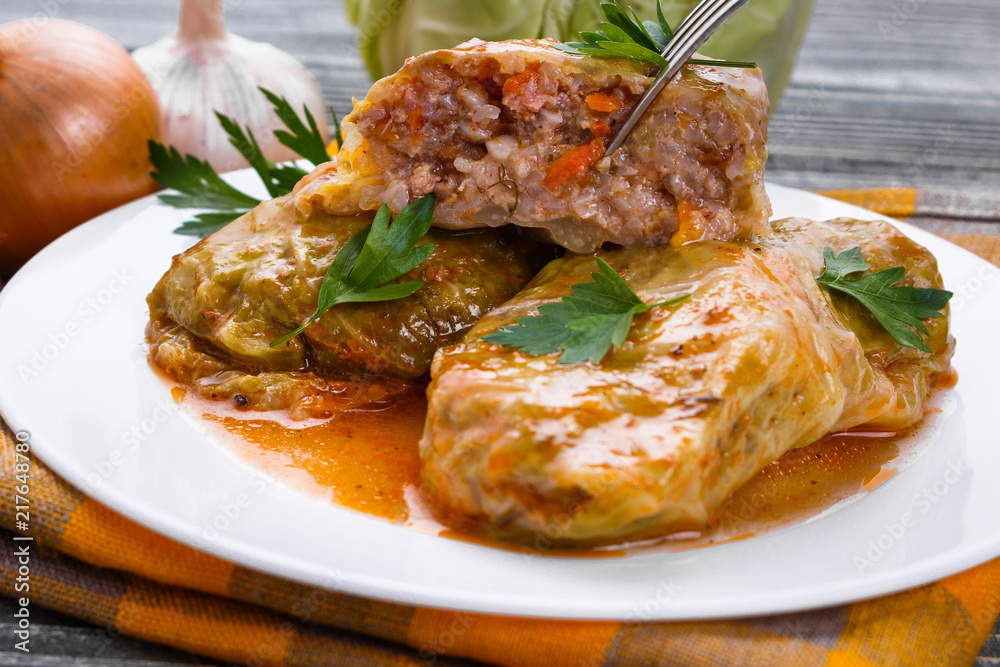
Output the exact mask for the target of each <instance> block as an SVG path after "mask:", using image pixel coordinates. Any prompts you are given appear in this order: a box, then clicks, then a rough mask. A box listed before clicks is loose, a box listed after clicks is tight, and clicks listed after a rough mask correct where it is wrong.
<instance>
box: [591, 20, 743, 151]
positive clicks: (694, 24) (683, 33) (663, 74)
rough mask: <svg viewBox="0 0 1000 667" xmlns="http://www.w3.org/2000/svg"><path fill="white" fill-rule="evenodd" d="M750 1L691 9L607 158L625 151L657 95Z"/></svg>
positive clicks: (611, 146)
mask: <svg viewBox="0 0 1000 667" xmlns="http://www.w3.org/2000/svg"><path fill="white" fill-rule="evenodd" d="M748 2H750V0H702V1H701V2H699V3H698V4H697V5H696V6H695V8H694V9H692V10H691V13H690V14H688V15H687V16H686V17H685V18H684V20H683V21H682V22H681V24H680V25H679V26H678V27H677V30H676V32H674V36H673V38H672V39H671V40H670V43H669V44H667V48H665V49H663V53H661V54H660V55H662V56H663V57H664V59H666V61H667V65H666V67H664V68H663V69H662V70H661V71H660V73H659V74H657V75H656V80H655V81H653V85H652V86H650V87H649V90H647V91H646V92H645V94H643V96H642V97H641V98H640V99H639V103H638V104H636V105H635V108H634V109H632V113H630V114H629V116H628V118H626V119H625V124H624V125H622V128H621V129H620V130H618V134H617V135H615V138H614V141H612V142H611V145H610V146H608V150H607V151H605V153H604V156H605V157H608V156H610V155H612V154H613V153H614V152H615V151H616V150H618V149H619V148H621V145H622V144H623V143H625V139H626V138H628V135H629V133H630V132H631V131H632V129H633V128H634V127H635V126H636V124H637V123H638V122H639V119H640V118H642V114H644V113H646V109H648V108H649V105H650V104H652V103H653V100H654V99H656V96H657V95H659V94H660V92H661V91H662V90H663V89H664V88H665V87H666V85H667V84H668V83H670V80H671V79H673V78H674V76H676V75H677V72H679V71H680V69H681V67H683V65H684V63H686V62H687V61H688V60H689V59H690V58H691V56H693V55H694V52H695V51H697V50H698V47H699V46H701V45H702V44H704V43H705V40H706V39H708V38H709V37H711V36H712V33H714V32H715V31H716V30H718V29H719V27H720V26H721V25H722V24H723V23H725V22H726V21H728V20H729V18H730V17H731V16H732V15H733V14H735V13H736V12H737V11H738V10H739V9H740V8H741V7H743V5H745V4H747V3H748Z"/></svg>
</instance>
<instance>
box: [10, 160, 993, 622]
mask: <svg viewBox="0 0 1000 667" xmlns="http://www.w3.org/2000/svg"><path fill="white" fill-rule="evenodd" d="M247 172H251V173H252V170H241V171H240V172H231V173H229V174H226V177H227V180H228V179H230V178H234V179H236V180H239V179H240V175H241V174H242V175H248V174H247ZM767 186H768V189H769V191H771V192H772V193H777V192H783V191H785V192H786V193H794V194H795V195H796V196H802V195H805V196H807V197H809V198H812V197H815V198H818V199H821V200H826V201H830V202H834V203H836V204H837V207H838V208H841V209H844V210H845V213H844V215H856V216H858V217H864V218H866V219H882V220H888V221H890V222H892V224H894V225H896V226H897V228H899V229H900V230H901V231H902V232H903V233H904V234H906V235H907V236H910V237H911V238H913V237H917V238H915V239H914V240H916V241H917V242H920V243H923V241H922V240H921V237H924V238H933V239H934V242H935V243H942V244H947V246H950V247H951V249H953V250H959V251H961V252H962V253H964V254H965V255H967V256H968V257H969V258H973V259H974V260H975V261H976V262H981V263H984V264H986V265H987V266H992V265H989V264H988V263H986V262H985V261H984V260H982V259H981V258H979V257H978V256H976V255H974V254H973V253H971V252H969V251H967V250H965V249H964V248H961V247H959V246H956V245H955V244H953V243H951V242H949V241H947V240H946V239H943V238H940V237H937V236H934V235H932V234H931V233H929V232H925V231H923V230H920V229H919V228H916V227H913V226H912V225H908V224H906V223H900V221H898V220H894V219H892V218H888V217H887V216H882V215H879V214H877V213H874V212H872V211H868V210H867V209H863V208H860V207H857V206H853V205H851V204H845V203H843V202H840V201H838V200H834V199H830V198H827V197H823V196H822V195H817V194H815V193H812V192H808V191H805V190H799V189H796V188H790V187H787V186H780V185H776V184H772V183H767ZM150 205H154V206H155V205H157V204H156V195H150V196H147V197H144V198H142V199H139V200H136V201H134V202H130V203H128V204H126V205H124V206H121V207H119V208H116V209H113V210H111V211H109V212H106V213H104V214H102V215H100V216H98V217H96V218H94V219H93V220H91V221H89V222H87V223H84V224H83V225H80V226H79V227H76V228H74V229H73V230H70V231H69V232H68V233H67V234H64V235H63V236H62V237H60V238H59V239H57V240H56V241H54V242H53V243H52V244H50V245H49V246H47V247H46V248H45V249H44V250H42V251H41V252H40V253H39V254H38V255H36V256H35V257H34V258H32V260H30V261H29V262H28V263H27V264H26V265H25V266H24V267H23V268H22V269H21V270H20V271H18V272H17V274H15V276H14V277H13V278H12V279H11V280H10V281H9V282H8V283H7V284H6V285H5V286H4V288H3V290H2V291H0V312H3V306H4V303H5V302H6V301H7V299H8V298H9V296H10V295H11V294H12V293H14V291H16V290H18V289H21V288H20V287H19V286H20V284H21V283H22V282H25V281H27V280H29V278H28V277H26V276H30V275H31V274H32V273H33V271H34V270H35V269H36V267H38V266H42V265H44V263H45V262H46V261H47V257H48V256H49V255H50V254H52V253H53V252H54V251H53V250H52V248H53V247H57V246H59V245H60V244H68V243H72V242H73V241H74V240H75V239H76V238H77V236H78V235H84V234H87V233H91V232H92V230H93V228H94V227H95V226H97V225H100V224H106V225H108V226H109V227H111V228H117V226H118V225H124V224H126V223H127V222H129V221H130V220H132V219H134V218H135V217H136V216H138V215H140V214H141V213H142V212H143V211H145V210H146V209H147V208H148V207H149V206H150ZM132 209H134V215H130V214H131V213H132ZM119 219H120V220H119ZM116 220H118V222H117V224H113V223H115V221H116ZM8 392H9V389H8V387H7V386H5V384H0V413H2V414H3V418H4V420H5V421H6V422H7V424H8V426H9V427H10V428H11V430H12V431H13V432H17V430H18V429H19V428H21V427H24V428H25V430H29V431H30V430H31V429H30V426H27V425H22V424H19V415H18V409H17V407H16V403H17V402H16V401H15V400H12V399H11V397H10V396H9V394H8ZM12 404H14V410H13V412H11V409H10V408H11V407H12ZM31 446H32V452H33V453H35V454H36V456H37V457H38V459H39V460H41V461H42V462H43V463H44V464H45V465H46V466H47V467H49V468H50V469H51V470H52V471H53V472H55V473H56V474H57V475H58V476H59V477H61V478H62V479H63V480H64V481H66V482H68V483H70V484H71V485H72V486H74V487H75V488H76V489H78V490H79V491H80V492H81V493H82V494H84V495H85V496H87V497H90V498H93V499H95V500H96V501H97V502H99V503H101V504H103V505H105V506H107V507H109V508H110V509H112V510H113V511H115V512H117V513H119V514H121V515H123V516H125V517H127V518H129V519H130V520H132V521H135V522H136V523H138V524H140V525H142V526H144V527H146V528H148V529H150V530H153V531H154V532H157V533H159V534H161V535H165V536H167V537H169V538H171V539H173V540H175V541H178V542H180V543H182V544H185V545H188V546H191V547H192V548H196V549H199V550H202V551H205V552H207V553H210V554H213V555H216V556H218V557H220V558H223V559H225V560H228V561H230V562H233V563H236V564H237V565H241V566H243V567H248V568H250V569H254V570H257V571H260V572H262V573H264V574H267V575H271V576H275V577H279V578H284V579H288V580H291V581H297V582H299V583H303V584H307V585H311V586H319V587H321V588H325V589H328V590H337V591H339V592H343V593H347V594H352V595H359V596H363V597H369V598H374V599H380V600H385V601H389V602H395V603H400V604H408V605H416V606H422V607H432V608H438V609H448V610H464V611H473V612H479V613H491V614H504V615H509V616H519V617H531V618H567V619H570V618H571V619H575V620H627V617H623V614H622V613H620V612H612V613H609V612H607V611H602V610H601V609H597V608H589V607H586V606H583V607H579V613H572V614H566V613H563V612H565V602H559V603H557V604H553V603H551V602H549V603H548V604H545V603H539V600H538V599H533V598H532V599H531V604H530V609H527V608H526V607H525V605H524V603H523V602H519V601H520V600H522V598H524V596H523V595H510V596H507V597H505V598H504V599H503V600H502V601H501V602H499V603H498V602H497V600H496V598H493V601H492V602H483V601H482V600H479V599H475V598H474V597H473V596H474V594H472V593H468V592H467V591H464V590H457V589H452V590H450V591H449V592H448V593H447V594H442V592H441V591H440V590H439V589H435V588H430V587H427V586H423V585H419V584H409V582H407V584H408V585H402V586H401V585H399V584H398V582H397V583H395V584H393V585H391V586H389V587H388V588H387V586H386V584H385V580H384V579H378V578H371V577H368V576H365V575H357V574H350V573H347V574H341V573H339V572H338V578H337V580H336V582H335V583H337V584H338V585H337V586H334V587H331V586H330V585H324V584H323V583H320V582H319V581H318V580H317V577H318V576H319V575H320V574H322V575H323V579H324V581H325V582H329V570H325V569H323V570H321V569H320V568H318V566H317V565H316V564H315V563H310V562H306V561H301V560H297V559H289V557H288V555H287V554H283V555H281V556H280V557H277V558H276V555H275V554H274V553H273V552H267V551H263V550H262V549H260V548H259V547H257V546H255V545H247V544H246V543H242V542H238V541H237V540H236V539H235V538H232V537H230V536H227V535H222V536H221V537H220V539H218V540H216V541H214V542H212V543H210V544H207V545H206V544H205V543H204V542H202V541H201V540H199V539H198V537H197V533H198V528H197V527H195V526H193V525H189V524H188V523H186V522H184V521H183V520H181V519H179V518H177V517H173V516H170V515H167V514H165V513H163V512H162V511H161V510H160V509H159V508H153V509H151V508H148V507H146V506H144V505H141V504H137V503H133V502H130V499H129V498H128V497H127V496H126V495H124V494H123V493H122V492H121V491H120V490H119V489H118V488H116V487H115V486H113V485H101V486H100V487H99V489H97V490H94V489H91V490H87V491H84V490H83V489H85V488H86V486H85V475H84V474H83V473H82V472H81V471H78V470H76V469H75V467H74V466H73V465H72V463H71V462H69V461H67V460H65V459H63V458H61V457H60V456H59V455H58V447H52V448H51V450H50V448H49V447H48V443H44V442H42V443H39V442H37V441H36V440H35V439H34V438H33V439H32V444H31ZM890 481H891V480H890ZM276 483H277V482H276ZM313 501H314V502H320V503H326V501H322V500H318V499H313ZM376 520H377V519H376ZM399 528H400V529H402V530H407V529H406V528H405V527H402V526H400V527H399ZM780 532H783V531H777V533H780ZM775 534H776V533H769V534H767V535H763V536H761V537H762V538H766V537H768V535H775ZM421 537H424V538H427V539H432V540H440V539H442V538H438V537H435V536H431V535H422V536H421ZM725 546H726V545H719V546H717V547H714V548H716V549H721V548H724V547H725ZM482 548H488V547H482ZM997 555H1000V551H998V550H997V546H996V545H991V544H986V543H983V544H982V545H980V546H979V548H977V549H972V550H969V549H966V550H965V551H963V553H962V555H961V556H958V557H956V556H949V552H943V553H941V554H939V555H937V556H935V557H933V558H930V559H925V560H923V561H919V562H916V563H911V564H909V565H907V566H905V567H903V568H901V569H898V570H895V571H894V573H893V574H892V575H891V576H883V577H882V579H883V580H884V581H883V583H882V585H880V586H871V585H865V580H864V579H858V580H855V581H851V582H848V583H846V584H845V583H843V582H841V583H830V584H827V585H826V586H825V587H823V588H821V589H820V590H819V592H818V594H817V595H815V596H813V597H812V598H811V599H809V600H805V599H802V600H800V601H799V602H797V603H795V602H790V601H789V600H787V599H785V598H784V597H783V596H782V593H781V592H775V593H774V594H772V595H771V596H764V597H758V598H757V600H756V602H755V603H754V604H753V605H750V606H748V605H746V604H739V603H738V602H736V601H733V602H730V603H729V604H728V610H717V611H714V612H709V611H707V610H705V611H704V612H701V613H697V609H695V612H696V613H689V614H683V615H673V614H670V613H667V614H666V615H663V616H656V617H655V618H650V619H648V620H698V619H724V618H738V617H746V616H751V615H761V614H774V613H792V612H797V611H803V610H807V609H816V608H821V607H827V606H831V605H836V604H845V603H849V602H853V601H858V600H863V599H870V598H874V597H879V596H882V595H885V594H889V593H894V592H899V591H902V590H906V589H909V588H912V587H914V586H919V585H922V584H926V583H928V582H929V581H933V580H937V579H940V578H942V577H946V576H949V575H952V574H955V573H958V572H961V571H964V570H967V569H969V568H970V567H974V566H975V565H978V564H980V563H983V562H985V561H987V560H989V559H991V558H994V557H996V556H997ZM543 558H544V559H546V560H549V561H558V560H561V558H560V557H558V556H543ZM278 560H280V561H282V562H281V563H278V562H277V561H278ZM571 560H579V559H571ZM508 598H509V599H508ZM781 600H784V602H782V601H781ZM456 603H459V605H460V606H457V605H456ZM715 604H716V605H717V604H719V603H718V602H717V601H716V602H715ZM751 607H752V608H751ZM644 620H647V619H644Z"/></svg>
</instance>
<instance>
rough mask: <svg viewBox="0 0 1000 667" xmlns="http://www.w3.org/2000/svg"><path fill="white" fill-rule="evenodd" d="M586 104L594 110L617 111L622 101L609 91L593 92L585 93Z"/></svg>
mask: <svg viewBox="0 0 1000 667" xmlns="http://www.w3.org/2000/svg"><path fill="white" fill-rule="evenodd" d="M587 106H588V107H590V108H591V109H593V110H594V111H618V110H619V109H621V108H622V101H621V100H620V99H618V98H617V97H615V96H614V95H612V94H611V93H594V94H592V95H587Z"/></svg>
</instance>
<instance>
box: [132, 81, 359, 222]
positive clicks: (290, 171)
mask: <svg viewBox="0 0 1000 667" xmlns="http://www.w3.org/2000/svg"><path fill="white" fill-rule="evenodd" d="M260 91H261V93H263V94H264V96H265V97H267V99H268V101H269V102H270V103H271V106H273V107H274V111H275V113H276V114H277V115H278V118H280V119H281V122H282V123H284V125H285V127H286V128H288V131H285V130H276V131H275V133H274V135H275V137H277V139H278V141H279V142H280V143H281V144H282V145H284V146H287V147H288V148H290V149H292V150H293V151H295V152H296V153H297V154H299V155H301V156H302V157H304V158H305V159H307V160H309V161H310V162H312V163H313V164H314V165H320V164H322V163H323V162H326V161H328V160H329V159H330V158H329V156H327V153H326V144H325V143H324V142H323V135H322V134H321V133H320V131H319V128H318V127H317V125H316V119H315V118H313V115H312V114H311V113H310V112H309V109H308V108H305V107H303V110H304V111H305V116H306V120H305V122H303V121H302V119H301V118H299V116H298V114H296V113H295V110H294V109H293V108H292V105H291V104H290V103H289V102H288V100H286V99H285V98H283V97H280V96H278V95H275V94H274V93H272V92H271V91H269V90H267V89H265V88H261V89H260ZM331 111H332V110H331ZM215 115H216V117H217V118H218V119H219V123H220V124H221V125H222V128H223V130H225V132H226V134H228V135H229V142H230V143H231V144H232V145H233V147H235V148H236V150H238V151H239V152H240V155H242V156H243V157H244V158H245V159H246V161H247V162H249V163H250V166H252V167H253V168H254V170H255V171H256V172H257V174H258V175H259V176H260V178H261V180H262V181H263V182H264V185H265V187H266V188H267V191H268V194H270V196H272V197H280V196H281V195H285V194H288V193H289V192H291V191H292V188H294V187H295V184H296V183H298V182H299V180H301V178H302V177H303V176H305V175H306V173H307V172H306V171H304V170H302V169H299V168H298V167H296V166H295V165H291V164H282V165H276V164H275V163H273V162H271V161H270V160H268V159H267V158H266V157H264V155H263V153H262V152H261V150H260V145H259V144H258V143H257V138H256V137H255V136H254V135H253V132H251V131H250V130H249V128H247V129H245V130H244V128H241V127H240V125H239V123H237V122H236V121H234V120H233V119H232V118H230V117H229V116H225V115H223V114H221V113H219V112H216V113H215ZM333 124H334V127H336V128H337V129H336V139H337V146H338V147H340V146H341V145H342V144H343V138H342V136H341V134H340V127H339V124H338V122H337V115H336V113H334V114H333ZM149 161H150V163H151V164H152V165H153V171H152V172H150V175H151V176H152V177H153V178H154V179H155V180H156V182H158V183H159V184H160V185H162V186H163V187H165V188H172V189H174V190H177V191H178V192H179V193H180V194H173V193H165V194H161V195H160V201H162V202H163V203H165V204H168V205H170V206H173V207H175V208H205V209H210V212H207V213H199V214H197V215H195V216H194V218H195V219H194V220H189V221H187V222H185V223H184V224H182V225H181V226H180V227H178V228H177V229H175V230H174V233H176V234H184V235H188V236H197V237H205V236H208V235H209V234H212V233H213V232H216V231H218V230H219V229H222V228H223V227H225V226H226V225H227V224H229V223H230V222H232V221H233V220H235V219H236V218H238V217H240V216H241V215H243V214H244V213H247V212H248V211H250V210H251V209H252V208H253V207H254V206H256V205H257V204H259V203H260V200H259V199H257V198H256V197H252V196H250V195H248V194H246V193H245V192H242V191H240V190H238V189H236V188H234V187H233V186H231V185H229V184H228V183H226V182H225V181H224V180H223V179H222V178H221V177H220V176H219V174H218V173H216V171H215V169H213V168H212V166H211V165H209V164H208V163H207V162H205V161H203V160H199V159H198V158H196V157H194V156H193V155H181V153H180V151H178V150H177V149H176V148H174V147H173V146H170V147H167V146H164V145H163V144H159V143H157V142H155V141H150V142H149Z"/></svg>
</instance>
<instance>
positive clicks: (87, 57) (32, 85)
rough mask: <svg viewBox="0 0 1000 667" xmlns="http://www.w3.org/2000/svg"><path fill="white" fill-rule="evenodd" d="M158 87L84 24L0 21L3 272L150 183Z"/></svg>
mask: <svg viewBox="0 0 1000 667" xmlns="http://www.w3.org/2000/svg"><path fill="white" fill-rule="evenodd" d="M161 123H162V121H161V114H160V107H159V102H158V100H157V98H156V93H155V92H154V91H153V88H152V87H151V86H150V84H149V81H148V80H147V79H146V76H145V75H144V74H143V72H142V70H141V69H139V66H138V65H136V63H135V61H134V60H133V59H132V57H131V56H130V55H129V54H128V52H127V51H125V49H123V48H122V47H121V46H119V45H118V44H117V43H116V42H115V41H114V40H112V39H110V38H109V37H107V36H105V35H103V34H101V33H100V32H97V31H96V30H93V29H91V28H88V27H86V26H83V25H80V24H77V23H71V22H68V21H58V20H50V19H31V20H26V21H17V22H14V23H8V24H6V25H4V26H0V169H3V170H4V172H5V173H3V175H2V176H0V202H2V203H3V205H2V206H0V275H4V276H10V275H11V274H12V273H13V272H14V271H16V270H17V269H18V268H19V267H20V266H21V265H22V264H23V263H24V262H26V261H27V260H28V259H29V258H30V257H31V256H32V255H34V254H35V253H37V252H38V251H39V250H41V249H42V248H43V247H44V246H46V245H47V244H48V243H49V242H51V241H52V240H54V239H56V238H57V237H58V236H60V235H61V234H63V233H64V232H66V231H68V230H69V229H72V228H73V227H75V226H76V225H78V224H80V223H82V222H85V221H86V220H89V219H90V218H92V217H94V216H96V215H98V214H100V213H103V212H104V211H107V210H109V209H112V208H114V207H116V206H119V205H121V204H124V203H126V202H128V201H131V200H132V199H136V198H137V197H141V196H143V195H146V194H149V193H151V192H153V191H154V190H156V188H157V185H156V182H155V181H153V179H152V178H151V177H150V176H149V172H150V170H151V165H150V164H149V156H148V149H147V146H146V142H147V141H148V140H149V139H154V140H156V141H161V138H162V134H163V133H162V127H161Z"/></svg>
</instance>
